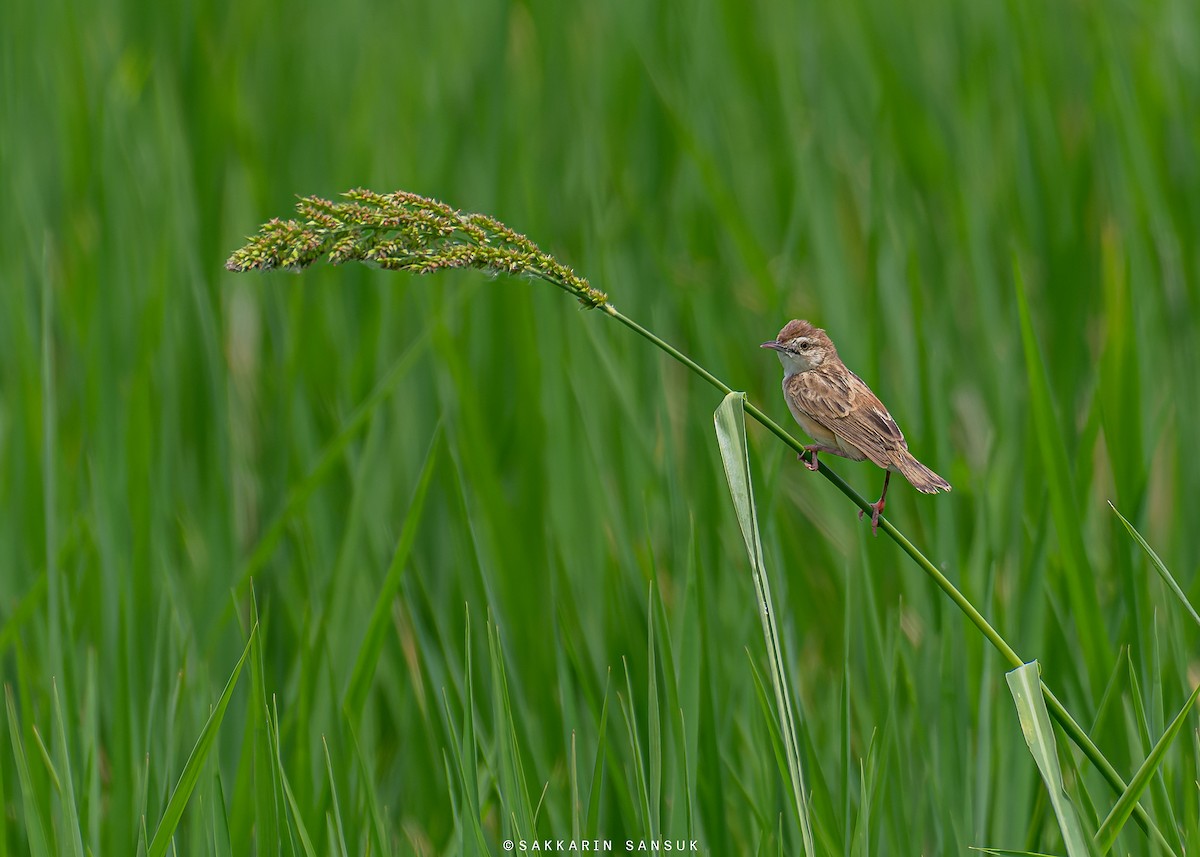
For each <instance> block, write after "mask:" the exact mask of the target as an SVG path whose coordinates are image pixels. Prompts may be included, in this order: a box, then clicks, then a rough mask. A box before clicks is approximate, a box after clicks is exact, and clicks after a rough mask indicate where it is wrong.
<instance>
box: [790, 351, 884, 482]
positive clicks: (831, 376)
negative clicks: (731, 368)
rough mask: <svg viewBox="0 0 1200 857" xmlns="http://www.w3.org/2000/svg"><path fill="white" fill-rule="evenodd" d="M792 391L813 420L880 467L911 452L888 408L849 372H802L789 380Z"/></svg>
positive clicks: (860, 380) (798, 402)
mask: <svg viewBox="0 0 1200 857" xmlns="http://www.w3.org/2000/svg"><path fill="white" fill-rule="evenodd" d="M788 387H789V392H791V393H792V395H793V396H795V399H796V402H797V404H798V405H799V406H800V408H801V410H803V411H804V412H805V413H806V414H807V415H808V416H809V417H811V418H812V419H814V420H816V421H817V422H819V423H820V424H821V425H822V426H824V427H825V428H826V429H828V430H829V431H831V432H833V433H834V434H835V435H837V437H838V438H839V439H841V440H844V441H846V442H847V443H850V444H853V445H854V446H856V447H858V448H859V449H860V450H862V452H863V454H864V455H866V456H867V458H869V459H871V461H872V462H873V463H875V464H877V465H879V466H880V467H888V466H889V465H891V464H893V463H894V462H895V460H896V457H897V456H896V453H898V452H900V451H902V450H907V449H908V444H907V443H906V442H905V440H904V434H903V433H902V432H901V431H900V427H899V426H897V425H896V421H895V420H894V419H892V415H891V414H889V413H888V410H887V408H885V407H884V406H883V403H882V402H880V401H879V399H878V397H876V395H875V394H874V393H872V392H871V388H870V387H868V386H867V385H866V383H864V382H863V380H862V379H861V378H859V377H858V376H857V375H855V374H854V373H853V372H851V371H850V370H849V369H845V368H844V367H843V368H842V371H840V372H836V373H828V372H821V371H809V372H799V373H797V374H795V375H793V376H792V377H791V378H790V379H789V383H788Z"/></svg>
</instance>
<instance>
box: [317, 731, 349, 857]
mask: <svg viewBox="0 0 1200 857" xmlns="http://www.w3.org/2000/svg"><path fill="white" fill-rule="evenodd" d="M321 748H322V749H323V750H324V751H325V773H326V774H327V775H328V776H329V800H330V803H332V804H333V821H334V829H335V830H336V831H337V845H338V853H339V854H341V855H342V857H349V854H350V851H349V849H348V848H347V847H346V825H345V824H343V823H342V805H341V802H340V801H339V800H338V794H337V781H336V779H335V778H334V776H333V760H332V759H331V758H330V757H329V741H328V739H326V738H325V736H324V735H322V736H321Z"/></svg>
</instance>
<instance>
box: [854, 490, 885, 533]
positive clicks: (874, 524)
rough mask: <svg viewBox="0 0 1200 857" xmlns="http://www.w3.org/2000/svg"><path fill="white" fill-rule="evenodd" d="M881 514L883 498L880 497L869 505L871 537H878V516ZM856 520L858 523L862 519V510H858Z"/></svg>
mask: <svg viewBox="0 0 1200 857" xmlns="http://www.w3.org/2000/svg"><path fill="white" fill-rule="evenodd" d="M882 512H883V498H882V497H880V498H879V499H878V500H876V501H875V502H874V503H872V504H871V535H873V536H876V537H877V536H878V535H879V516H880V514H882ZM858 519H859V520H860V521H861V520H862V519H863V510H862V509H859V510H858Z"/></svg>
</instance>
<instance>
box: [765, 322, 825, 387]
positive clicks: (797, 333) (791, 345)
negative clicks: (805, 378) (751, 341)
mask: <svg viewBox="0 0 1200 857" xmlns="http://www.w3.org/2000/svg"><path fill="white" fill-rule="evenodd" d="M762 347H763V348H770V349H771V350H772V351H774V352H775V353H777V354H778V355H779V362H780V363H782V364H783V368H784V372H785V374H787V375H795V374H797V373H799V372H807V371H809V370H810V369H816V368H817V367H818V366H820V365H821V364H822V363H824V362H825V361H826V360H828V359H830V358H831V357H837V349H836V348H834V347H833V343H832V342H831V341H830V340H829V337H828V336H826V335H825V331H823V330H821V328H819V327H813V326H812V325H811V324H809V323H808V322H807V321H803V320H802V319H798V318H794V319H792V320H791V321H789V322H788V323H787V324H785V325H784V326H783V330H781V331H779V336H777V337H776V338H775V339H773V340H771V341H770V342H764V343H763V344H762Z"/></svg>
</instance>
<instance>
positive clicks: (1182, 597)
mask: <svg viewBox="0 0 1200 857" xmlns="http://www.w3.org/2000/svg"><path fill="white" fill-rule="evenodd" d="M1108 508H1110V509H1112V510H1113V514H1114V515H1116V516H1117V517H1118V518H1120V519H1121V523H1122V524H1124V525H1125V529H1127V530H1128V531H1129V535H1131V536H1133V538H1134V541H1136V542H1137V543H1138V544H1139V545H1141V546H1142V550H1144V551H1145V552H1146V553H1147V555H1148V556H1149V557H1150V561H1151V563H1153V564H1154V567H1155V568H1156V569H1158V573H1159V575H1160V576H1161V577H1162V579H1163V581H1165V582H1166V584H1167V587H1168V588H1169V589H1170V590H1171V592H1173V593H1174V594H1175V597H1176V598H1177V599H1178V600H1179V603H1180V604H1182V605H1183V609H1184V610H1186V611H1187V614H1188V615H1189V616H1191V617H1192V621H1193V622H1195V623H1196V624H1197V625H1200V614H1198V613H1197V612H1196V608H1195V607H1193V606H1192V602H1191V601H1189V600H1188V597H1187V595H1186V594H1185V593H1184V591H1183V587H1181V586H1180V585H1179V584H1178V583H1177V582H1176V581H1175V577H1174V576H1173V575H1172V574H1171V572H1170V571H1169V570H1167V566H1166V564H1165V563H1163V561H1162V560H1161V559H1160V558H1159V556H1158V554H1157V553H1155V552H1154V548H1152V547H1150V544H1149V542H1147V541H1146V540H1145V539H1144V538H1142V534H1141V533H1139V532H1138V531H1137V528H1136V527H1134V526H1133V524H1131V523H1129V521H1128V520H1126V518H1125V516H1124V515H1122V514H1121V513H1120V512H1119V511H1117V507H1116V506H1114V505H1113V504H1112V502H1111V501H1110V502H1109V504H1108Z"/></svg>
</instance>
